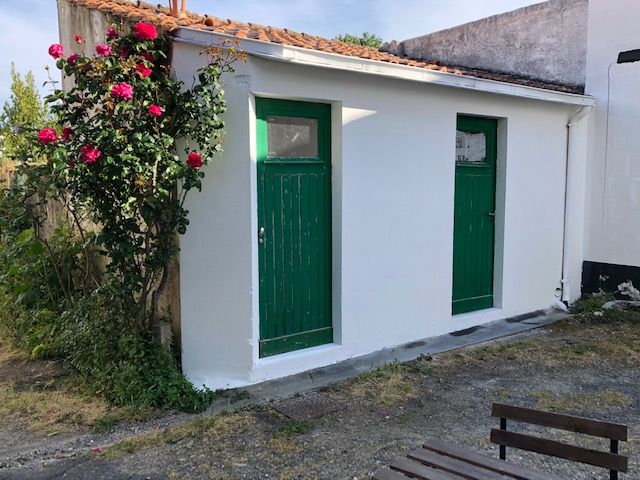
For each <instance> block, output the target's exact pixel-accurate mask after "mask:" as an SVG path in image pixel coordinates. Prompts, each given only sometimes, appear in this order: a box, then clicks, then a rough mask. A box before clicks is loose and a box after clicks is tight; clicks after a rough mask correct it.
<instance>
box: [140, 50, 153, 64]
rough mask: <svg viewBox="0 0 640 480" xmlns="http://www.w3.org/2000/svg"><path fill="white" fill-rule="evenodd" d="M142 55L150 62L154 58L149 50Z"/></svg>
mask: <svg viewBox="0 0 640 480" xmlns="http://www.w3.org/2000/svg"><path fill="white" fill-rule="evenodd" d="M142 56H143V58H144V59H145V60H146V61H148V62H151V63H153V62H154V61H155V60H156V59H155V57H154V56H153V53H151V52H144V53H143V54H142Z"/></svg>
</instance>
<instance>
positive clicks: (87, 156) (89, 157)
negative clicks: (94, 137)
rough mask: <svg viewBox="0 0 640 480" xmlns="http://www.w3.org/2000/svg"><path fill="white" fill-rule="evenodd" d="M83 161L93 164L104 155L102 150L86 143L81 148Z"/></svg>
mask: <svg viewBox="0 0 640 480" xmlns="http://www.w3.org/2000/svg"><path fill="white" fill-rule="evenodd" d="M80 154H81V156H82V161H83V162H84V163H86V164H89V165H93V164H94V163H96V162H97V161H98V159H99V158H100V157H101V156H102V152H101V151H100V150H98V149H97V148H95V147H94V146H93V145H85V146H84V147H82V148H81V149H80Z"/></svg>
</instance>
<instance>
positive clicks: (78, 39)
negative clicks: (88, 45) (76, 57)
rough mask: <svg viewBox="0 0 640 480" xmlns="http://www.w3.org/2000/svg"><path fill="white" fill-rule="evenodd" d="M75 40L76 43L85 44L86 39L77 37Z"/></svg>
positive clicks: (80, 36)
mask: <svg viewBox="0 0 640 480" xmlns="http://www.w3.org/2000/svg"><path fill="white" fill-rule="evenodd" d="M75 40H76V43H82V42H84V37H83V36H82V35H76V36H75Z"/></svg>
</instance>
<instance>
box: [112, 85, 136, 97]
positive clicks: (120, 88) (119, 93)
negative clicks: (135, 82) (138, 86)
mask: <svg viewBox="0 0 640 480" xmlns="http://www.w3.org/2000/svg"><path fill="white" fill-rule="evenodd" d="M111 96H112V97H113V98H115V99H116V100H124V101H128V100H131V99H132V98H133V87H132V86H131V85H129V84H128V83H127V82H121V83H116V84H114V85H113V86H112V87H111Z"/></svg>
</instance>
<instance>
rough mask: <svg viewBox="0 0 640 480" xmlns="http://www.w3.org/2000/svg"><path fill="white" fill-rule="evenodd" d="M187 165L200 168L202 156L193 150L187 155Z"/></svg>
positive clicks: (196, 168)
mask: <svg viewBox="0 0 640 480" xmlns="http://www.w3.org/2000/svg"><path fill="white" fill-rule="evenodd" d="M187 165H189V167H191V168H193V169H194V170H198V169H199V168H200V167H201V166H202V157H201V156H200V155H198V154H197V153H196V152H191V153H190V154H189V156H188V157H187Z"/></svg>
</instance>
